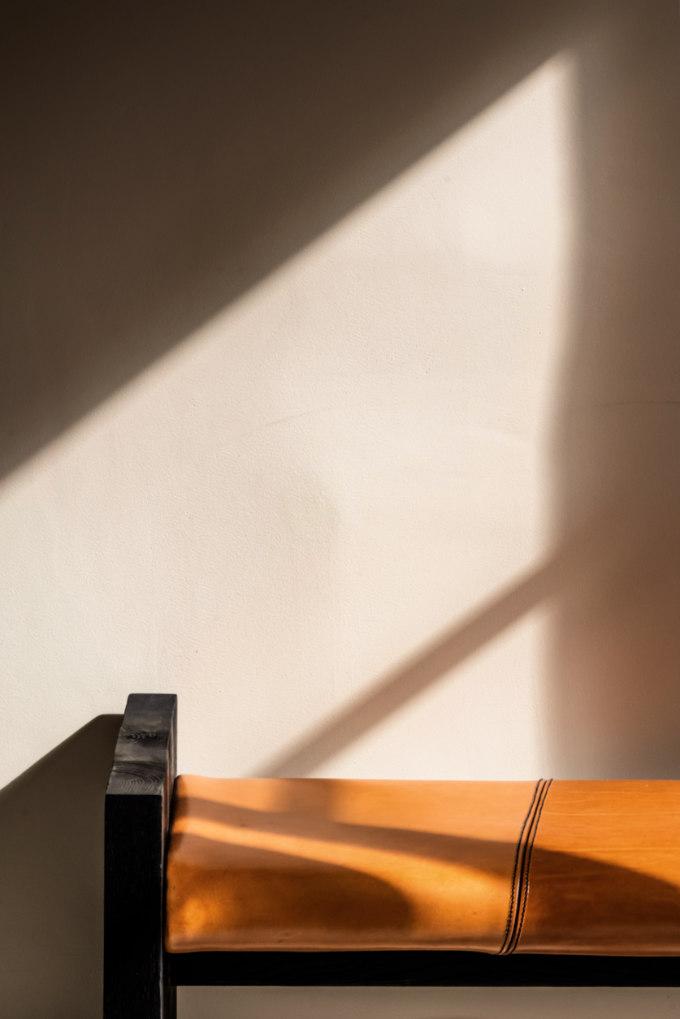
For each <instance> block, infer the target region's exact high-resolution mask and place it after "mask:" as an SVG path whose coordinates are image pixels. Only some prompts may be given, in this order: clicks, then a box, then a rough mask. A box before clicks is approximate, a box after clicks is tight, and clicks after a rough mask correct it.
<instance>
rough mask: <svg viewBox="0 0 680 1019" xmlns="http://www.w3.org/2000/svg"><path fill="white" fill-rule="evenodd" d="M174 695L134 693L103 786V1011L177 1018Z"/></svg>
mask: <svg viewBox="0 0 680 1019" xmlns="http://www.w3.org/2000/svg"><path fill="white" fill-rule="evenodd" d="M175 733H176V698H175V697H174V696H171V695H164V694H131V695H130V697H129V699H128V704H127V708H126V710H125V717H124V719H123V724H122V726H121V730H120V734H119V737H118V743H117V745H116V751H115V756H114V764H113V769H112V771H111V777H110V779H109V785H108V788H107V791H106V804H105V816H104V829H105V853H104V1019H175V1017H176V1014H177V1012H176V1000H177V992H176V988H175V987H174V985H173V984H172V982H171V975H170V971H169V966H168V965H167V960H166V958H165V953H164V950H163V931H164V923H165V849H166V839H167V832H168V825H169V818H170V810H171V799H172V789H173V782H174V778H175Z"/></svg>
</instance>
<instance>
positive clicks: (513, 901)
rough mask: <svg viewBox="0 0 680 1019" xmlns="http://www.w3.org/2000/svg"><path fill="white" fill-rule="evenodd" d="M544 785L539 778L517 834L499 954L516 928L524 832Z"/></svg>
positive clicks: (504, 949) (501, 953) (502, 952)
mask: <svg viewBox="0 0 680 1019" xmlns="http://www.w3.org/2000/svg"><path fill="white" fill-rule="evenodd" d="M542 785H543V779H542V778H539V780H538V781H537V783H536V785H535V786H534V790H533V793H532V795H531V800H530V801H529V806H528V808H527V812H526V814H525V816H524V820H523V822H522V827H521V828H520V830H519V835H518V836H517V844H516V845H515V859H514V862H513V867H512V882H511V884H510V903H509V905H508V918H507V920H506V923H505V930H504V931H503V940H502V942H501V947H500V948H499V950H498V954H499V955H504V954H505V951H506V947H507V944H508V940H509V939H510V938H511V937H512V934H511V930H512V929H514V920H515V919H516V916H517V909H518V906H519V899H520V893H521V881H519V880H518V878H519V875H520V871H521V867H520V857H521V856H522V854H523V846H524V833H525V831H526V830H527V827H528V826H529V824H530V820H531V818H532V816H533V813H534V810H535V808H536V803H537V799H538V795H539V792H540V790H541V788H542Z"/></svg>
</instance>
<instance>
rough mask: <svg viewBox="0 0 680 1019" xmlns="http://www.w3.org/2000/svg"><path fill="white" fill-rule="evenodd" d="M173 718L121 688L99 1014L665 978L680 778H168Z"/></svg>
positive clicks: (144, 1018)
mask: <svg viewBox="0 0 680 1019" xmlns="http://www.w3.org/2000/svg"><path fill="white" fill-rule="evenodd" d="M176 727H177V698H176V697H175V696H174V695H172V694H131V695H130V697H129V698H128V702H127V706H126V710H125V715H124V718H123V723H122V725H121V729H120V733H119V736H118V741H117V745H116V749H115V755H114V761H113V767H112V770H111V775H110V779H109V784H108V787H107V791H106V805H105V893H104V916H105V922H104V927H105V935H104V1017H105V1019H114V1017H115V1019H137V1017H139V1019H161V1017H162V1019H172V1017H174V1016H175V1015H176V988H177V987H178V986H183V985H192V984H193V985H225V986H226V985H299V986H314V985H316V986H318V985H325V986H332V985H336V986H337V985H356V986H370V985H383V986H390V985H391V986H395V985H417V986H451V987H454V986H544V987H545V986H573V985H580V986H667V987H674V986H678V984H679V980H678V976H679V974H680V966H679V962H680V960H678V958H677V957H678V956H680V853H679V852H678V846H679V845H680V781H679V782H676V781H660V780H659V781H646V780H638V781H562V780H559V781H555V782H550V781H544V780H540V781H538V782H460V781H459V782H456V781H451V782H441V781H410V782H402V781H373V780H343V779H280V778H277V779H274V778H272V779H267V778H264V779H257V778H252V779H214V778H203V777H199V776H189V775H187V776H179V777H177V776H176V735H177V728H176Z"/></svg>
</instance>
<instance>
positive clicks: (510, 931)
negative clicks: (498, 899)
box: [498, 778, 552, 955]
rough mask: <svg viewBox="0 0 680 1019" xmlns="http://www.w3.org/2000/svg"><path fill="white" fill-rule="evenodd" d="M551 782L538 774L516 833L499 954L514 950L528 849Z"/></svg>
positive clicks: (525, 888) (525, 890)
mask: <svg viewBox="0 0 680 1019" xmlns="http://www.w3.org/2000/svg"><path fill="white" fill-rule="evenodd" d="M551 782H552V779H548V780H546V779H543V778H541V779H539V780H538V782H537V783H536V785H535V786H534V791H533V794H532V797H531V801H530V803H529V808H528V810H527V813H526V816H525V818H524V821H523V823H522V827H521V828H520V831H519V835H518V836H517V845H516V846H515V859H514V865H513V872H512V883H511V887H510V905H509V907H508V918H507V921H506V924H505V931H504V934H503V941H502V943H501V947H500V949H499V951H498V954H499V955H509V954H510V953H511V952H513V951H514V949H515V947H516V946H517V942H518V941H519V938H520V935H521V931H522V925H523V923H524V914H525V911H526V901H527V893H528V887H529V867H530V865H531V852H532V849H533V843H534V838H535V837H536V831H537V829H538V821H539V819H540V815H541V811H542V809H543V804H544V803H545V798H546V796H547V795H548V789H549V788H550V785H551ZM520 903H521V907H520Z"/></svg>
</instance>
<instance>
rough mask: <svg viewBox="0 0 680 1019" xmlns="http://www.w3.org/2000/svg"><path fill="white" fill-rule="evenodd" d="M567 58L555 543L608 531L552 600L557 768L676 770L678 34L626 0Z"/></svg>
mask: <svg viewBox="0 0 680 1019" xmlns="http://www.w3.org/2000/svg"><path fill="white" fill-rule="evenodd" d="M607 10H608V16H607V17H606V18H605V19H604V20H603V21H602V23H601V25H600V26H599V27H598V28H594V29H593V30H592V31H591V32H590V33H589V35H588V37H587V38H585V39H584V40H583V42H582V43H581V45H580V46H579V48H578V50H577V51H576V53H575V58H576V66H575V74H574V79H575V86H576V101H575V104H574V126H573V131H574V150H575V167H576V172H577V180H576V181H575V195H576V202H577V205H576V215H577V230H576V250H575V261H574V279H573V285H572V298H571V304H572V308H573V312H572V319H571V337H570V340H569V343H568V347H567V351H568V353H567V357H566V359H565V363H564V365H563V374H562V379H561V385H560V392H559V394H558V405H557V422H556V426H555V431H554V436H553V440H554V441H553V472H554V474H553V513H554V521H555V540H556V541H557V542H558V543H559V541H560V540H561V537H562V536H563V535H564V534H568V533H570V532H571V531H572V530H573V528H574V527H579V526H581V524H582V522H583V521H584V520H586V519H589V518H591V517H592V516H593V515H597V513H598V512H599V509H600V507H602V506H603V505H607V506H608V507H609V511H610V515H611V518H612V523H613V525H614V526H613V527H612V528H611V529H605V530H603V531H602V532H601V535H600V541H599V543H598V546H597V547H596V548H594V549H593V554H592V556H591V557H590V559H589V560H588V561H584V562H582V563H581V565H580V568H579V569H578V570H576V571H575V572H573V573H572V574H571V575H570V576H569V577H568V578H565V583H564V585H563V586H562V587H561V589H560V592H559V597H558V601H557V604H556V608H555V615H554V619H553V633H552V646H551V651H550V660H549V663H548V674H547V677H546V681H545V693H544V700H545V717H546V723H547V731H546V739H547V751H548V753H549V754H550V755H551V758H552V769H551V770H552V773H553V774H555V775H557V776H574V777H581V776H583V777H602V778H606V777H612V778H613V777H650V778H652V777H669V778H671V777H672V778H677V777H678V775H679V774H680V741H679V740H678V731H679V730H680V626H679V625H678V620H679V619H680V513H679V512H678V505H680V459H679V457H678V449H680V340H679V338H680V292H679V288H678V264H679V263H680V192H678V180H680V132H679V131H678V103H679V102H680V60H678V53H679V52H680V23H679V21H678V13H677V5H676V4H675V3H672V2H666V0H662V2H660V3H655V4H648V3H643V2H640V0H626V2H625V3H616V4H611V5H610V7H609V8H608V9H607Z"/></svg>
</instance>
